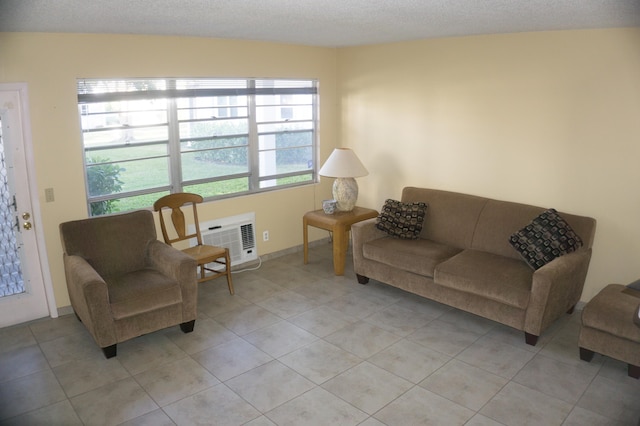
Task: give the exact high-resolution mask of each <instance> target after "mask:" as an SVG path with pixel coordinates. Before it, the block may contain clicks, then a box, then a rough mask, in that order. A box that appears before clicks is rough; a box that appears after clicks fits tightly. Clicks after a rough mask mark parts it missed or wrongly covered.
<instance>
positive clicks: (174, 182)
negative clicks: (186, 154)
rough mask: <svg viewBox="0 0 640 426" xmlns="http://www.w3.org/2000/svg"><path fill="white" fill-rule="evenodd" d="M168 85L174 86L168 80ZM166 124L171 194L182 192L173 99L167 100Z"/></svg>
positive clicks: (178, 141)
mask: <svg viewBox="0 0 640 426" xmlns="http://www.w3.org/2000/svg"><path fill="white" fill-rule="evenodd" d="M168 85H173V86H175V81H174V80H170V81H169V82H168ZM167 122H168V126H169V147H168V148H169V171H170V173H171V176H170V178H171V179H170V180H171V192H181V191H182V160H181V158H180V125H179V122H178V102H177V99H175V98H170V99H168V100H167Z"/></svg>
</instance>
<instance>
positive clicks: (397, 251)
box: [362, 237, 461, 277]
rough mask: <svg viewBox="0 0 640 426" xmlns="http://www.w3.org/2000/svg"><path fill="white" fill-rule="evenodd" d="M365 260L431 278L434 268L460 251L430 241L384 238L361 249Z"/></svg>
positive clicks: (366, 244)
mask: <svg viewBox="0 0 640 426" xmlns="http://www.w3.org/2000/svg"><path fill="white" fill-rule="evenodd" d="M362 251H363V255H364V257H365V258H366V259H370V260H375V261H376V262H380V263H384V264H385V265H390V266H393V267H395V268H400V269H403V270H405V271H409V272H413V273H415V274H420V275H425V276H428V277H433V270H434V268H435V266H436V265H437V264H438V263H440V262H442V261H443V260H446V259H449V258H450V257H452V256H455V255H456V254H458V253H460V251H461V250H460V249H457V248H455V247H450V246H446V245H444V244H439V243H436V242H433V241H431V240H425V239H422V238H419V239H417V240H400V239H398V238H391V237H384V238H379V239H376V240H373V241H370V242H368V243H365V244H364V245H363V247H362Z"/></svg>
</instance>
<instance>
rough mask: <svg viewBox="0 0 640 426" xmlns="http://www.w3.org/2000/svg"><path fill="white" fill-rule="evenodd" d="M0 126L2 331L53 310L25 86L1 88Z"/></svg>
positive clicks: (12, 85)
mask: <svg viewBox="0 0 640 426" xmlns="http://www.w3.org/2000/svg"><path fill="white" fill-rule="evenodd" d="M0 125H1V127H0V128H1V131H0V327H5V326H8V325H13V324H18V323H21V322H24V321H29V320H32V319H36V318H42V317H45V316H48V315H49V312H50V307H51V306H52V307H53V308H54V309H53V310H51V312H52V313H53V315H52V316H54V317H55V316H57V311H56V310H55V302H54V301H53V294H52V292H51V291H50V290H51V288H50V287H51V286H50V285H49V288H46V287H45V280H44V276H45V275H46V276H47V277H48V276H49V275H48V272H47V273H46V274H43V270H44V269H43V265H44V266H46V267H47V271H48V263H47V262H46V255H45V254H44V251H43V250H41V249H42V248H43V247H44V245H43V244H42V241H43V239H42V238H41V235H42V233H41V232H40V230H39V226H40V221H39V218H40V214H39V209H38V201H37V199H35V201H34V199H33V198H32V192H33V193H35V191H33V190H32V188H33V186H34V185H33V182H32V181H30V180H29V177H30V176H33V172H31V173H30V170H29V169H28V165H30V164H31V162H30V161H28V160H30V158H28V156H27V155H26V154H27V152H26V148H30V132H29V122H28V110H27V92H26V85H25V84H0ZM41 259H45V261H44V262H41ZM49 281H50V280H49ZM48 290H49V291H48ZM47 296H49V297H47Z"/></svg>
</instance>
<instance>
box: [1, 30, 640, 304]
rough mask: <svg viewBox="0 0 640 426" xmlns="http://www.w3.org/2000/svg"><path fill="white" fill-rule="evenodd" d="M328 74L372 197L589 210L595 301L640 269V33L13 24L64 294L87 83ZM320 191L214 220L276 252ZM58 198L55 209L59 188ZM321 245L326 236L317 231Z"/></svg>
mask: <svg viewBox="0 0 640 426" xmlns="http://www.w3.org/2000/svg"><path fill="white" fill-rule="evenodd" d="M165 76H184V77H198V76H203V77H208V76H219V77H238V76H246V77H292V78H296V77H297V78H318V79H320V96H321V104H320V105H321V106H320V137H321V153H320V155H321V159H322V161H323V160H324V159H326V158H327V156H328V155H329V154H330V152H331V151H332V149H333V148H334V147H335V146H337V145H340V144H341V145H344V146H347V147H352V148H354V149H355V150H356V152H357V154H358V156H359V157H360V158H361V160H362V161H363V162H364V164H365V165H366V166H367V168H368V169H369V172H370V174H369V176H367V177H364V178H360V179H358V181H359V184H360V202H359V204H360V205H363V206H367V207H373V208H379V207H380V205H382V202H383V201H384V199H385V198H397V197H399V195H400V191H401V189H402V187H403V186H406V185H417V186H426V187H434V188H441V189H448V190H454V191H462V192H467V193H473V194H478V195H483V196H489V197H494V198H500V199H505V200H512V201H519V202H525V203H529V204H536V205H541V206H548V207H555V208H557V209H558V210H564V211H569V212H574V213H578V214H585V215H590V216H593V217H595V218H596V219H597V220H598V231H597V235H596V242H595V248H594V257H593V260H592V264H591V269H590V273H589V276H588V277H587V285H586V289H585V292H584V294H583V300H585V301H586V300H589V299H590V298H591V297H592V296H593V295H594V294H595V293H596V292H597V291H598V290H599V289H600V288H602V287H603V286H604V285H606V284H607V283H609V282H621V283H626V282H629V281H631V280H634V279H636V278H637V277H638V276H640V268H639V267H637V266H636V265H637V264H638V256H639V255H640V220H639V219H640V190H638V189H637V186H638V184H639V183H640V168H639V167H638V166H637V164H638V159H640V77H639V76H640V30H638V29H634V30H626V29H615V30H594V31H568V32H546V33H524V34H510V35H496V36H478V37H464V38H449V39H439V40H423V41H416V42H407V43H397V44H387V45H376V46H367V47H355V48H347V49H339V50H335V49H324V48H313V47H304V46H294V45H282V44H270V43H260V42H246V41H229V40H216V39H205V38H184V37H145V36H127V35H118V36H113V35H70V34H22V33H0V82H26V83H28V85H29V86H28V87H29V94H30V98H29V102H30V110H31V111H30V112H31V124H32V135H33V149H34V161H35V165H36V171H37V176H36V178H37V186H38V189H39V193H38V197H39V199H40V203H41V210H42V212H41V213H42V218H43V228H44V234H45V238H46V249H47V253H48V256H49V262H50V266H51V276H52V279H53V284H54V290H55V296H56V303H57V305H58V306H59V307H63V306H67V305H68V304H69V298H68V295H67V291H66V285H65V281H64V272H63V270H62V262H61V256H62V253H61V249H60V243H59V237H58V224H59V223H60V222H63V221H66V220H71V219H77V218H82V217H86V215H87V212H86V206H85V199H84V183H83V182H84V181H83V171H82V152H81V139H80V130H79V120H78V115H77V105H76V97H75V81H76V78H78V77H84V78H110V77H165ZM331 183H332V181H331V179H323V180H322V183H321V184H320V185H312V186H307V187H303V188H296V189H290V190H280V191H274V192H270V193H265V194H259V195H253V196H246V197H240V198H234V199H229V200H223V201H217V202H212V203H207V204H206V205H205V206H203V208H202V209H201V212H202V213H201V216H202V219H203V220H207V219H213V218H217V217H224V216H229V215H233V214H239V213H244V212H247V211H255V212H256V221H257V223H256V227H257V231H258V235H260V234H261V233H262V231H263V230H265V229H269V231H270V234H271V235H270V236H271V239H270V241H269V242H268V243H263V242H262V241H261V238H258V240H259V241H258V251H259V253H260V254H268V253H271V252H275V251H279V250H283V249H286V248H290V247H294V246H297V245H300V244H301V242H302V235H301V234H302V232H301V217H302V214H303V213H304V212H305V211H308V210H311V209H313V208H319V207H320V202H321V200H322V199H323V198H328V197H329V196H330V192H331V190H330V184H331ZM45 188H54V190H55V195H56V200H55V201H54V202H52V203H46V202H45V200H44V189H45ZM311 232H312V233H311V237H312V238H313V239H316V238H320V237H323V236H325V235H324V233H323V232H322V231H319V230H313V229H312V230H311Z"/></svg>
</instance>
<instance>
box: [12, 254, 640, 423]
mask: <svg viewBox="0 0 640 426" xmlns="http://www.w3.org/2000/svg"><path fill="white" fill-rule="evenodd" d="M234 283H235V287H236V295H235V296H230V295H229V293H228V292H227V287H226V284H225V282H224V281H223V280H215V281H213V282H209V283H204V284H201V285H200V292H199V306H198V308H199V309H198V310H199V318H198V320H197V321H196V327H195V331H194V332H193V333H191V334H183V333H182V332H181V331H180V330H179V328H178V327H173V328H170V329H167V330H163V331H159V332H156V333H152V334H149V335H146V336H143V337H140V338H137V339H134V340H131V341H129V342H125V343H122V344H119V345H118V356H117V357H116V358H113V359H110V360H106V359H104V357H103V356H102V353H101V351H100V349H99V348H98V347H97V346H96V345H95V343H94V342H93V340H92V339H91V337H90V336H89V334H88V333H87V332H86V330H85V329H84V327H83V326H82V324H81V323H79V322H78V321H77V320H76V318H75V316H73V315H68V316H64V317H60V318H57V319H43V320H39V321H34V322H31V323H29V324H22V325H18V326H14V327H10V328H5V329H0V425H64V426H67V425H68V426H71V425H82V424H85V425H118V424H123V425H154V426H155V425H174V424H177V425H197V424H202V425H213V424H215V425H242V424H248V425H252V426H258V425H274V424H275V425H296V426H299V425H358V424H361V425H366V426H374V425H402V426H405V425H420V424H425V425H426V424H428V425H447V426H449V425H463V424H466V425H544V426H547V425H580V426H585V425H605V424H606V425H634V426H635V425H637V424H638V420H639V419H640V381H639V380H634V379H631V378H629V377H627V375H626V365H625V364H623V363H621V362H618V361H615V360H612V359H609V358H605V357H602V356H596V357H595V359H594V360H593V361H592V362H591V363H586V362H583V361H581V360H580V359H579V357H578V348H577V339H578V333H579V329H580V326H579V316H580V312H576V313H575V314H574V315H571V316H569V315H567V316H566V317H565V318H563V319H562V320H560V321H559V322H558V323H557V324H555V325H554V326H553V327H552V328H551V329H550V330H549V331H547V332H546V333H545V334H543V336H541V338H540V342H539V343H538V345H537V346H535V347H532V346H527V345H525V343H524V337H523V334H522V333H521V332H518V331H515V330H512V329H509V328H507V327H504V326H502V325H500V324H496V323H494V322H492V321H488V320H486V319H483V318H479V317H476V316H474V315H469V314H467V313H465V312H462V311H458V310H456V309H451V308H449V307H447V306H444V305H440V304H437V303H434V302H431V301H428V300H426V299H422V298H419V297H416V296H413V295H411V294H408V293H405V292H403V291H400V290H398V289H395V288H393V287H389V286H386V285H383V284H381V283H378V282H375V281H371V282H370V283H369V284H368V285H366V286H362V285H359V284H357V282H356V279H355V276H354V273H353V268H352V266H351V265H348V266H347V272H346V274H345V276H344V277H336V276H334V275H333V269H332V263H331V247H330V245H328V244H321V245H319V246H317V247H315V248H313V249H311V253H310V263H309V264H308V265H303V264H302V253H300V252H298V253H294V254H288V255H286V256H282V257H278V258H274V259H271V260H269V261H267V262H264V264H263V265H262V267H261V268H260V269H259V270H256V271H248V272H243V273H239V274H235V275H234Z"/></svg>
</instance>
